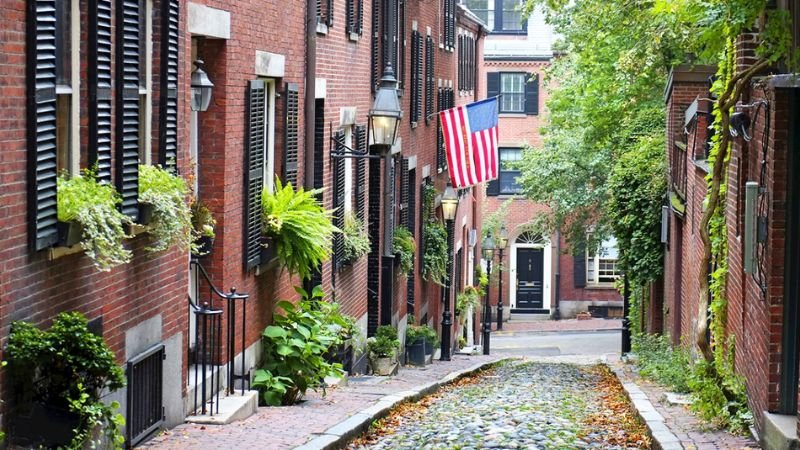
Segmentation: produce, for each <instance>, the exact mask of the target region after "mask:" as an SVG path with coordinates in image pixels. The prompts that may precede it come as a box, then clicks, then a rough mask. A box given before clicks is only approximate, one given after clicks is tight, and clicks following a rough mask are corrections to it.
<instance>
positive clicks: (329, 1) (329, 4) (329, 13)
mask: <svg viewBox="0 0 800 450" xmlns="http://www.w3.org/2000/svg"><path fill="white" fill-rule="evenodd" d="M325 9H326V11H325V25H327V26H329V27H332V26H333V0H326V3H325Z"/></svg>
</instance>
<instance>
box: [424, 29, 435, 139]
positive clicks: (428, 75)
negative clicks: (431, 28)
mask: <svg viewBox="0 0 800 450" xmlns="http://www.w3.org/2000/svg"><path fill="white" fill-rule="evenodd" d="M433 53H434V52H433V38H432V37H430V36H426V37H425V124H426V125H429V124H430V122H431V119H432V118H433V103H434V99H433V97H434V94H435V92H434V91H435V86H434V85H435V83H436V77H435V76H434V73H433Z"/></svg>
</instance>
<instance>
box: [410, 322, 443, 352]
mask: <svg viewBox="0 0 800 450" xmlns="http://www.w3.org/2000/svg"><path fill="white" fill-rule="evenodd" d="M421 341H425V342H426V343H427V344H428V348H436V347H438V346H439V344H440V341H439V335H438V334H436V330H434V329H433V328H431V327H429V326H427V325H409V326H408V327H407V328H406V345H413V344H416V343H418V342H421Z"/></svg>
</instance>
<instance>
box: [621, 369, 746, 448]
mask: <svg viewBox="0 0 800 450" xmlns="http://www.w3.org/2000/svg"><path fill="white" fill-rule="evenodd" d="M612 365H613V367H614V369H615V372H616V373H617V376H619V377H620V380H621V381H622V382H633V383H636V384H637V385H638V386H639V388H641V390H642V391H643V392H644V393H645V394H646V395H647V398H648V399H649V400H650V402H651V403H652V404H653V406H654V407H655V410H656V411H657V412H658V413H659V414H661V416H663V417H664V422H665V424H666V425H667V427H668V428H669V429H670V431H672V433H673V434H675V436H677V438H678V439H680V443H681V445H682V446H683V448H685V449H688V450H716V449H719V450H734V449H759V448H761V447H759V445H758V444H757V443H756V442H755V441H754V440H753V439H752V438H750V437H749V436H734V435H732V434H730V433H728V432H726V431H724V430H715V429H712V428H709V425H707V424H706V423H704V422H702V421H701V420H700V419H698V418H697V417H695V415H694V414H693V413H692V412H691V411H690V410H689V408H688V407H686V406H683V405H672V404H669V403H667V402H666V401H665V400H664V394H665V393H666V392H667V390H666V389H664V388H663V387H661V386H659V385H657V384H655V383H652V382H650V381H648V380H645V379H643V378H642V377H640V376H639V374H638V373H636V372H635V371H634V370H633V367H632V366H631V365H629V364H624V363H622V362H619V360H618V359H617V361H616V362H613V363H612Z"/></svg>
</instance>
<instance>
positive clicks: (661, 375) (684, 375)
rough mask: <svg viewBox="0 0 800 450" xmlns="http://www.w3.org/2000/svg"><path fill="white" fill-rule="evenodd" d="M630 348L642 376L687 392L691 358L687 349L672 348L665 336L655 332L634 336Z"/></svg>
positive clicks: (675, 389)
mask: <svg viewBox="0 0 800 450" xmlns="http://www.w3.org/2000/svg"><path fill="white" fill-rule="evenodd" d="M632 349H633V352H634V353H635V354H636V356H637V357H638V358H639V361H638V366H639V369H640V373H641V374H642V376H645V377H647V378H651V379H653V380H654V381H655V382H657V383H659V384H662V385H664V386H667V387H669V388H670V389H672V390H674V391H676V392H684V393H686V392H689V384H688V383H689V375H690V366H691V358H690V355H689V352H688V351H687V350H685V349H683V348H677V349H674V348H673V347H672V345H670V342H669V340H668V339H667V338H666V337H665V336H661V335H655V334H640V335H638V336H634V337H633V341H632Z"/></svg>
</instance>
